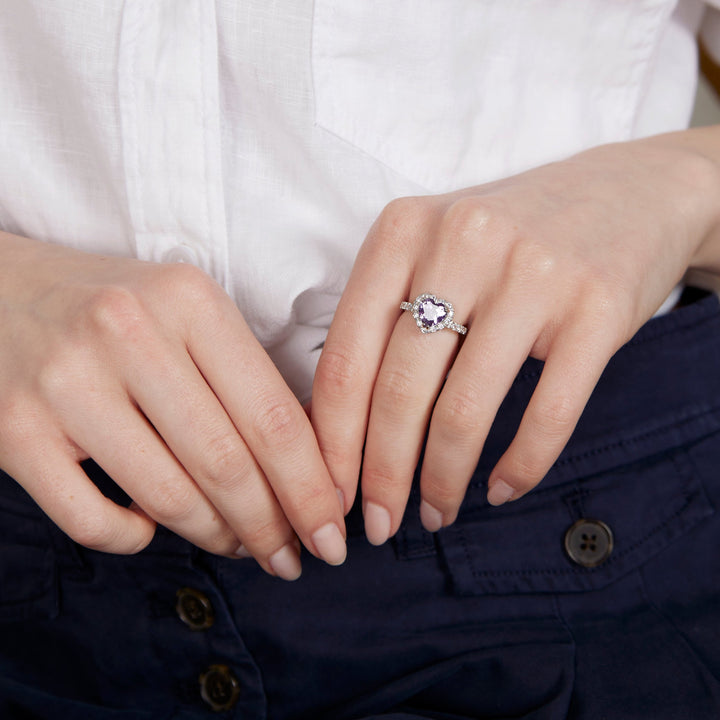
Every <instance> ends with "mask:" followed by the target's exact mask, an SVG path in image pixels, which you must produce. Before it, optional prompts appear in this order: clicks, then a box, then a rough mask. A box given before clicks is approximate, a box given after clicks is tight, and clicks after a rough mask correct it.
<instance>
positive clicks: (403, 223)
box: [368, 197, 434, 259]
mask: <svg viewBox="0 0 720 720" xmlns="http://www.w3.org/2000/svg"><path fill="white" fill-rule="evenodd" d="M433 212H434V209H433V204H432V202H430V200H429V199H428V198H423V197H402V198H395V199H394V200H391V201H390V202H389V203H388V204H387V205H386V206H385V208H384V209H383V211H382V212H381V213H380V215H379V216H378V219H377V220H376V221H375V224H374V225H373V227H372V230H371V232H370V234H369V235H368V241H369V245H370V247H371V248H372V249H378V250H379V251H380V252H381V253H383V254H384V255H391V256H392V257H396V258H398V259H400V258H403V257H406V256H407V255H408V254H410V252H411V251H412V248H413V246H414V245H415V244H416V242H417V235H418V232H419V231H420V230H421V229H422V228H423V227H424V226H426V224H427V223H428V221H429V219H430V218H431V216H432V213H433Z"/></svg>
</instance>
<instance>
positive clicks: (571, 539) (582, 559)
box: [565, 518, 613, 568]
mask: <svg viewBox="0 0 720 720" xmlns="http://www.w3.org/2000/svg"><path fill="white" fill-rule="evenodd" d="M612 551H613V534H612V530H610V528H609V527H608V526H607V525H606V524H605V523H604V522H601V521H600V520H588V519H586V518H583V519H581V520H578V521H577V522H576V523H574V524H573V525H571V526H570V527H569V528H568V530H567V532H566V533H565V552H567V554H568V556H569V557H570V559H571V560H572V561H573V562H574V563H577V564H578V565H580V566H582V567H586V568H591V567H597V566H598V565H600V564H602V563H604V562H605V561H606V560H607V559H608V558H609V557H610V553H612Z"/></svg>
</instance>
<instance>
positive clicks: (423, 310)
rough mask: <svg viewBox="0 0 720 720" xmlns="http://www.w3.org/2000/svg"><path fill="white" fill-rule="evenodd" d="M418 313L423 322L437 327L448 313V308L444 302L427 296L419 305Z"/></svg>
mask: <svg viewBox="0 0 720 720" xmlns="http://www.w3.org/2000/svg"><path fill="white" fill-rule="evenodd" d="M418 315H419V317H420V320H421V322H422V324H423V325H424V326H425V327H427V328H431V327H435V326H436V325H439V324H440V323H441V322H442V321H443V320H444V319H445V316H446V315H447V310H446V309H445V306H444V305H443V304H442V303H436V302H433V301H432V300H430V299H429V298H426V299H425V300H423V301H422V302H421V303H420V306H419V307H418Z"/></svg>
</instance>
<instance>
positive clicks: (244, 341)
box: [0, 234, 345, 580]
mask: <svg viewBox="0 0 720 720" xmlns="http://www.w3.org/2000/svg"><path fill="white" fill-rule="evenodd" d="M0 254H2V257H3V263H2V271H1V272H0V346H1V347H2V351H1V352H2V358H1V359H0V467H3V468H4V469H5V470H6V471H7V472H9V473H10V474H11V475H13V476H14V477H15V478H16V479H17V480H18V482H19V483H20V484H21V485H23V487H24V488H25V489H26V490H27V491H28V492H29V493H30V495H32V497H33V498H35V500H36V501H37V502H38V504H39V505H40V506H41V507H42V509H43V510H44V511H45V512H46V513H47V514H48V515H49V516H50V518H52V519H53V520H54V521H55V522H56V523H57V524H58V525H59V526H60V527H61V528H62V529H63V530H64V531H65V532H66V533H67V534H68V535H69V536H70V537H72V538H73V539H74V540H76V541H77V542H78V543H80V544H82V545H85V546H87V547H89V548H93V549H97V550H103V551H106V552H113V553H134V552H137V551H139V550H141V549H142V548H144V547H145V546H146V545H147V544H148V543H149V542H150V540H151V539H152V537H153V533H154V530H155V525H156V523H161V524H162V525H165V526H167V527H168V528H170V529H172V530H174V531H175V532H177V533H178V534H179V535H181V536H183V537H185V538H187V539H188V540H189V541H191V542H192V543H195V544H196V545H198V546H199V547H202V548H205V549H206V550H209V551H210V552H213V553H218V554H224V555H229V556H233V557H234V556H237V555H236V554H239V555H240V556H247V555H253V556H254V557H255V558H256V559H257V560H258V562H259V563H260V564H261V566H262V567H263V568H264V569H265V570H266V571H267V572H270V573H272V574H276V575H279V576H280V577H283V578H285V579H288V580H291V579H294V578H296V577H297V576H299V574H300V559H299V550H300V544H299V542H298V538H299V540H300V541H301V542H302V543H303V544H304V545H305V546H306V547H307V548H308V549H309V550H310V551H311V552H313V554H315V555H317V556H318V557H322V558H323V559H325V560H327V561H328V562H329V563H332V564H339V563H341V562H343V560H344V558H345V528H344V519H343V514H342V508H341V506H340V503H339V502H338V494H337V491H336V489H335V487H334V485H333V483H332V481H331V479H330V475H329V474H328V471H327V468H326V466H325V463H324V462H323V459H322V457H321V455H320V451H319V449H318V445H317V441H316V439H315V435H314V433H313V430H312V427H311V426H310V422H309V420H308V417H307V415H306V414H305V412H304V410H303V409H302V407H301V406H300V405H299V403H298V402H297V400H296V399H295V397H294V396H293V395H292V393H291V392H290V390H289V389H288V388H287V386H286V384H285V382H284V381H283V380H282V378H281V377H280V375H279V373H278V371H277V370H276V368H275V366H274V365H273V364H272V362H271V361H270V359H269V358H268V356H267V355H266V353H265V351H264V350H263V349H262V348H261V347H260V345H259V344H258V343H257V341H256V340H255V338H254V337H253V335H252V333H251V332H250V330H249V328H248V327H247V325H246V324H245V322H244V321H243V318H242V316H241V315H240V313H239V312H238V310H237V308H236V307H235V306H234V305H233V303H232V301H231V300H230V298H229V297H228V296H227V295H226V294H225V293H224V292H223V290H222V289H221V288H220V287H219V286H217V285H216V284H215V283H214V282H213V281H212V280H211V279H210V278H209V277H208V276H207V275H205V274H204V273H202V272H201V271H199V270H197V269H196V268H193V267H190V266H184V265H179V264H178V265H159V264H152V263H144V262H140V261H137V260H132V259H125V258H108V257H101V256H96V255H90V254H86V253H81V252H77V251H75V250H71V249H68V248H64V247H58V246H54V245H49V244H45V243H38V242H35V241H31V240H28V239H26V238H20V237H17V236H13V235H8V234H1V235H0ZM87 457H92V458H94V459H95V460H96V461H97V462H98V463H99V464H100V465H101V466H102V467H103V468H104V469H105V470H106V471H107V472H108V473H109V474H110V475H111V476H112V477H113V478H114V479H115V481H116V482H117V483H118V484H119V485H120V486H121V487H122V488H124V490H125V491H126V492H127V493H128V495H130V497H131V498H133V500H134V503H133V505H132V506H131V507H130V508H127V509H126V508H121V507H119V506H118V505H115V504H114V503H112V502H111V501H110V500H108V499H107V498H105V497H104V496H103V495H101V494H100V492H99V491H98V490H97V488H96V487H95V486H94V485H93V484H92V483H91V482H90V481H89V480H88V478H87V477H86V476H85V474H84V473H83V472H82V470H81V468H80V467H79V462H80V461H81V460H83V459H85V458H87Z"/></svg>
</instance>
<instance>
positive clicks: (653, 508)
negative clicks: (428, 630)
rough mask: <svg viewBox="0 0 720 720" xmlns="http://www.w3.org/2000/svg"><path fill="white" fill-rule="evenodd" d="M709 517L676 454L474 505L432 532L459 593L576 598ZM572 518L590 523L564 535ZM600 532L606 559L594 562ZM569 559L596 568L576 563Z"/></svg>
mask: <svg viewBox="0 0 720 720" xmlns="http://www.w3.org/2000/svg"><path fill="white" fill-rule="evenodd" d="M713 514H714V509H713V507H712V505H711V503H710V501H709V500H708V498H707V496H706V493H705V490H704V485H703V483H702V480H701V478H700V476H699V473H698V472H697V471H696V470H695V467H694V465H693V463H692V461H691V460H690V458H689V455H688V452H687V451H686V450H685V449H682V448H681V449H677V450H673V451H671V452H668V453H663V454H661V455H656V456H653V457H651V458H646V459H644V460H640V461H637V462H633V463H631V464H628V465H626V466H623V467H619V468H616V469H614V470H611V471H608V472H603V473H599V474H597V475H594V476H591V477H585V478H582V479H578V480H575V481H572V482H570V483H564V484H562V485H558V486H555V487H550V488H548V489H542V486H540V488H539V489H538V490H536V491H534V492H532V493H530V494H529V495H527V496H525V497H524V498H522V499H521V500H518V501H517V502H515V503H508V504H507V505H505V506H503V507H502V508H489V507H488V506H487V505H485V506H484V507H482V506H481V507H478V508H477V509H475V510H474V511H471V512H470V513H467V514H463V515H461V518H460V520H459V521H458V522H457V523H456V524H455V525H454V526H451V527H450V528H448V529H447V530H445V531H442V532H441V533H440V534H439V542H440V544H441V547H442V552H443V554H444V556H445V559H446V561H447V565H448V568H449V570H450V573H451V575H452V579H453V584H454V586H455V590H456V591H457V592H458V593H459V594H462V595H477V594H504V593H516V594H522V593H570V592H582V591H587V590H597V589H600V588H602V587H606V586H608V585H610V584H611V583H613V582H614V581H616V580H618V579H619V578H621V577H623V576H625V575H627V574H628V573H630V572H632V571H634V570H636V569H637V568H639V567H641V566H642V565H643V564H644V563H645V562H647V561H648V560H649V559H650V558H652V557H654V556H656V555H657V554H658V553H660V552H662V550H663V549H664V548H666V547H667V546H668V545H669V544H670V543H672V542H674V541H676V540H678V539H679V538H680V537H682V536H683V535H685V533H687V532H688V531H689V530H691V529H692V528H693V527H695V526H696V525H697V524H698V523H700V522H702V521H703V520H704V519H706V518H708V517H710V516H711V515H713ZM580 520H588V521H590V525H589V526H587V524H585V526H584V527H583V528H582V532H584V533H586V536H584V537H581V538H574V535H573V533H574V532H575V531H576V528H577V527H578V525H579V521H580ZM588 527H589V528H590V529H587V528H588ZM593 528H596V529H597V535H596V532H595V529H593ZM605 533H609V534H610V537H611V542H610V544H609V545H607V544H606V545H605V548H608V552H605V553H604V554H603V555H602V556H598V552H602V551H603V549H604V548H603V547H602V544H603V543H604V542H605V541H606V540H607V537H606V536H605ZM573 538H574V539H573ZM596 545H597V547H596ZM596 551H597V552H596ZM573 558H574V559H573ZM578 558H579V559H580V561H582V560H583V559H589V560H591V561H598V562H597V564H596V565H592V564H591V565H590V566H586V565H585V564H583V563H582V562H578Z"/></svg>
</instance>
